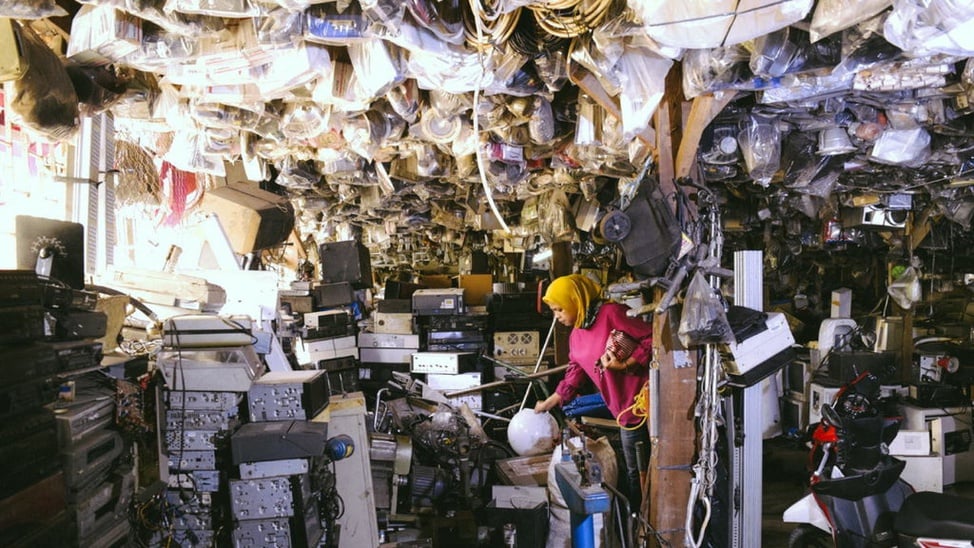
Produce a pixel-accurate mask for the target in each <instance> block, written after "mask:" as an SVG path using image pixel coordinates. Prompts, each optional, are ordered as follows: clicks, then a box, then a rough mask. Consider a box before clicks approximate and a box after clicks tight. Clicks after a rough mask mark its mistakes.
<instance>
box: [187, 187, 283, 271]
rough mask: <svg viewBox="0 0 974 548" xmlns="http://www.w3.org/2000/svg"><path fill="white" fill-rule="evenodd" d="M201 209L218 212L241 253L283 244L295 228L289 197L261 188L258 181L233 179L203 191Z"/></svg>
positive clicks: (231, 243) (225, 229)
mask: <svg viewBox="0 0 974 548" xmlns="http://www.w3.org/2000/svg"><path fill="white" fill-rule="evenodd" d="M200 209H202V210H203V211H206V212H210V213H214V214H216V216H217V218H218V219H219V220H220V224H221V225H222V226H223V230H224V231H225V232H226V234H227V238H228V239H229V240H230V247H232V248H233V251H234V252H236V253H239V254H241V255H244V254H247V253H250V252H252V251H255V250H258V249H266V248H268V247H273V246H275V245H278V244H280V243H281V242H283V241H284V240H286V239H287V238H288V236H289V235H290V234H291V230H292V229H293V228H294V208H293V207H292V206H291V202H290V200H288V199H287V198H286V197H284V196H279V195H277V194H274V193H273V192H268V191H266V190H261V189H260V188H259V187H258V186H257V185H256V184H255V183H230V184H228V185H227V186H222V187H218V188H214V189H212V190H209V191H207V192H206V194H204V195H203V201H202V203H201V204H200Z"/></svg>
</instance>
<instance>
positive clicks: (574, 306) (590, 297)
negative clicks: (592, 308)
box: [542, 274, 602, 327]
mask: <svg viewBox="0 0 974 548" xmlns="http://www.w3.org/2000/svg"><path fill="white" fill-rule="evenodd" d="M601 295H602V288H601V287H599V284H597V283H595V282H594V281H592V279H591V278H589V277H588V276H583V275H581V274H569V275H568V276H561V277H560V278H555V281H553V282H551V285H549V286H548V290H547V291H545V293H544V297H542V300H544V302H546V303H548V304H549V305H555V306H558V307H561V308H562V309H563V310H564V311H565V312H567V313H569V314H574V315H575V327H582V324H584V323H585V314H586V313H587V312H588V307H589V305H591V304H592V301H596V300H598V299H599V298H600V297H601Z"/></svg>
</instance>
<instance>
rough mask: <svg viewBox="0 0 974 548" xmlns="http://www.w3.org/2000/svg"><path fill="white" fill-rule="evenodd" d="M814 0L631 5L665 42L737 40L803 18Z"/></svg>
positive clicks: (701, 44)
mask: <svg viewBox="0 0 974 548" xmlns="http://www.w3.org/2000/svg"><path fill="white" fill-rule="evenodd" d="M813 4H814V1H813V0H686V1H681V2H674V1H672V0H644V1H642V2H632V3H630V6H631V7H632V8H633V10H634V11H635V12H636V14H637V16H639V18H640V19H641V20H642V21H643V22H644V24H645V26H646V32H647V33H648V34H649V36H650V37H651V38H652V39H654V40H656V41H657V42H659V43H660V44H663V45H665V46H671V47H677V48H691V49H693V48H714V47H718V46H730V45H734V44H740V43H741V42H744V41H746V40H750V39H752V38H756V37H758V36H761V35H763V34H768V33H769V32H774V31H776V30H778V29H781V28H784V27H787V26H788V25H791V24H792V23H796V22H798V21H801V20H802V19H804V18H805V16H806V15H807V14H808V12H809V11H810V10H811V8H812V5H813Z"/></svg>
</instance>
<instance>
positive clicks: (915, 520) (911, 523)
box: [893, 491, 974, 540]
mask: <svg viewBox="0 0 974 548" xmlns="http://www.w3.org/2000/svg"><path fill="white" fill-rule="evenodd" d="M893 527H894V528H895V529H896V532H898V533H901V534H906V535H909V536H912V537H934V538H948V539H961V540H963V539H974V499H969V498H964V497H958V496H955V495H946V494H943V493H933V492H930V491H920V492H919V493H914V494H912V495H910V496H909V497H907V498H906V500H905V501H903V506H901V507H900V511H899V512H898V513H897V514H896V521H895V523H894V525H893Z"/></svg>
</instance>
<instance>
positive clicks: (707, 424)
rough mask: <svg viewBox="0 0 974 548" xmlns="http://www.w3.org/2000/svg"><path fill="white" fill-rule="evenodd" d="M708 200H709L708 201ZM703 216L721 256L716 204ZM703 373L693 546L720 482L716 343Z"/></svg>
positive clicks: (689, 520)
mask: <svg viewBox="0 0 974 548" xmlns="http://www.w3.org/2000/svg"><path fill="white" fill-rule="evenodd" d="M699 196H700V197H701V198H703V199H705V200H706V199H707V198H708V192H707V191H706V190H701V191H700V195H699ZM706 201H708V202H709V200H706ZM703 219H704V220H705V221H706V222H707V233H708V234H707V235H708V246H709V251H708V254H709V256H710V257H714V258H717V259H718V264H719V258H720V256H721V254H722V253H723V234H722V232H721V229H720V214H719V211H718V208H717V207H716V204H713V203H709V207H707V209H706V214H705V215H704V217H703ZM710 281H711V285H712V286H715V285H716V284H718V283H719V281H718V280H716V279H715V278H711V280H710ZM703 360H704V361H703V363H704V367H703V373H702V375H701V377H702V378H701V382H700V394H699V403H698V407H697V415H698V417H697V420H698V424H699V428H700V448H699V457H698V459H697V463H696V464H695V465H694V466H693V472H694V478H693V482H692V484H691V489H690V496H689V498H688V500H687V517H686V528H685V534H686V537H687V543H688V544H689V545H690V546H693V547H694V548H698V547H700V546H701V545H702V544H703V541H704V536H705V534H706V531H707V527H708V525H709V524H710V518H711V511H712V508H711V499H712V497H713V492H714V486H715V485H716V483H717V464H718V454H717V440H718V432H717V424H718V422H719V419H720V417H719V415H720V397H719V394H718V388H719V383H720V373H721V368H720V362H721V358H720V352H719V350H718V348H717V345H715V344H707V345H705V346H704V356H703ZM697 502H699V503H700V504H702V506H703V518H702V519H701V520H700V523H699V528H698V529H699V535H698V536H697V537H694V536H693V531H694V529H693V527H692V525H693V516H694V514H695V513H694V512H693V507H694V505H695V504H696V503H697Z"/></svg>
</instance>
